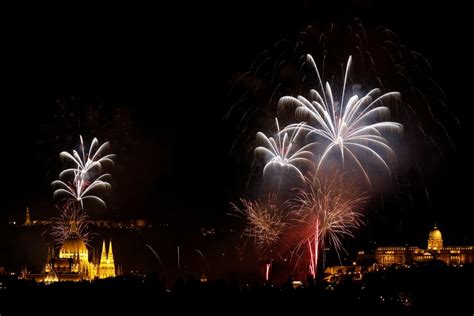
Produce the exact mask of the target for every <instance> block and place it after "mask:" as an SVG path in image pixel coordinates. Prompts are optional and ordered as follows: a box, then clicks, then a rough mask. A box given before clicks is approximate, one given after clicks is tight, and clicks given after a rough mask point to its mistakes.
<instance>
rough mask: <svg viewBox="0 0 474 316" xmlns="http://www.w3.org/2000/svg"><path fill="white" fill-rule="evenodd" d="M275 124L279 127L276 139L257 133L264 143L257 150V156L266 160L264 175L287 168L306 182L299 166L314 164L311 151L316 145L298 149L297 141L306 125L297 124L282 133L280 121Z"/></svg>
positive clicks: (307, 145) (311, 144)
mask: <svg viewBox="0 0 474 316" xmlns="http://www.w3.org/2000/svg"><path fill="white" fill-rule="evenodd" d="M275 122H276V127H277V133H276V135H275V138H273V137H267V136H266V135H265V134H263V133H261V132H258V133H257V138H258V139H259V140H261V142H263V146H259V147H257V148H256V149H255V155H256V156H263V157H264V159H265V167H264V168H263V175H264V176H266V175H267V174H268V172H269V171H270V170H271V169H273V168H286V169H289V170H292V171H293V172H295V173H296V174H297V175H298V176H299V177H300V178H301V179H303V180H304V176H303V173H302V172H301V171H300V169H299V166H301V165H311V164H312V159H313V154H312V153H311V151H310V150H311V148H312V147H313V146H314V145H315V143H308V144H306V145H304V146H302V147H301V148H298V145H297V144H296V141H297V138H298V136H299V135H300V134H301V131H302V130H303V128H304V126H305V124H296V125H294V126H292V128H291V129H288V130H283V131H281V130H280V125H279V123H278V119H275Z"/></svg>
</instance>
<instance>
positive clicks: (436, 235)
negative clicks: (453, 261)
mask: <svg viewBox="0 0 474 316" xmlns="http://www.w3.org/2000/svg"><path fill="white" fill-rule="evenodd" d="M428 238H429V239H433V240H443V237H442V235H441V232H440V231H439V229H438V228H436V226H435V227H434V228H433V230H432V231H430V234H429V236H428Z"/></svg>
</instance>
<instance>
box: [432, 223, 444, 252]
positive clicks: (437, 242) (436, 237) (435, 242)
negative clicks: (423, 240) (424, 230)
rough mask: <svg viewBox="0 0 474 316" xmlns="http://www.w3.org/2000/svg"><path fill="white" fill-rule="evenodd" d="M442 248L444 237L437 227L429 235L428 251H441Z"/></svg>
mask: <svg viewBox="0 0 474 316" xmlns="http://www.w3.org/2000/svg"><path fill="white" fill-rule="evenodd" d="M442 248H443V236H442V235H441V232H440V231H439V229H438V228H437V227H436V225H435V226H434V227H433V229H432V230H431V231H430V234H429V235H428V250H441V249H442Z"/></svg>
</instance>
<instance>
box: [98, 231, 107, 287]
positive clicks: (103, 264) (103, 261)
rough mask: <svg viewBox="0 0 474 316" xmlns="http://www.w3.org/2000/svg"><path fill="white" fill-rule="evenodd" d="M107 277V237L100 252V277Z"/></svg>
mask: <svg viewBox="0 0 474 316" xmlns="http://www.w3.org/2000/svg"><path fill="white" fill-rule="evenodd" d="M106 277H107V252H106V249H105V239H104V241H103V242H102V252H101V254H100V262H99V278H101V279H104V278H106Z"/></svg>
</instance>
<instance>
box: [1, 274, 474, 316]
mask: <svg viewBox="0 0 474 316" xmlns="http://www.w3.org/2000/svg"><path fill="white" fill-rule="evenodd" d="M0 279H1V280H2V281H1V282H2V284H3V285H2V286H3V289H0V314H1V315H2V316H5V315H26V313H31V312H35V314H40V313H41V315H43V314H45V313H46V314H47V315H59V314H61V315H64V314H70V313H72V314H76V313H81V314H97V313H98V312H106V313H107V314H110V313H117V312H120V314H123V313H126V314H128V313H132V314H133V315H149V314H151V315H155V314H156V315H157V314H165V313H166V314H167V313H169V312H171V313H172V314H181V312H192V313H193V314H194V315H198V314H199V315H201V314H207V313H219V314H222V315H225V314H228V313H232V314H234V313H237V312H238V313H248V314H249V315H253V314H254V313H256V312H265V314H266V313H267V312H275V314H288V313H291V314H303V313H310V314H312V315H317V314H322V313H332V314H336V315H337V314H346V315H360V314H362V315H364V314H365V315H377V314H379V315H426V314H427V313H428V312H430V313H431V314H432V315H437V314H441V313H446V312H444V311H447V312H448V314H452V315H472V314H473V312H474V290H473V284H474V268H473V267H472V266H470V267H463V268H449V267H441V266H423V267H412V268H410V269H407V268H397V269H395V268H391V269H387V270H383V271H379V272H373V273H367V274H365V275H364V277H363V279H362V280H353V279H352V278H351V277H350V276H345V277H342V278H341V279H339V280H338V283H334V284H332V285H330V284H327V283H324V282H317V285H306V286H301V287H299V288H296V289H295V288H294V287H293V285H292V283H291V280H290V281H289V282H287V283H286V284H282V285H280V286H276V285H272V284H265V285H249V284H241V283H239V282H238V281H237V280H216V281H208V282H206V283H201V282H200V281H199V280H195V279H193V278H188V279H186V280H181V279H180V280H178V281H176V282H175V283H174V284H173V285H172V286H167V285H166V282H165V280H163V279H160V278H158V277H156V276H153V275H148V276H145V277H143V278H140V277H120V278H115V279H108V280H99V281H96V282H93V283H88V282H84V283H66V282H64V283H56V284H52V285H49V286H45V285H44V284H36V283H34V282H26V281H20V280H16V279H12V278H11V277H7V276H4V277H3V278H2V277H0Z"/></svg>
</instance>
